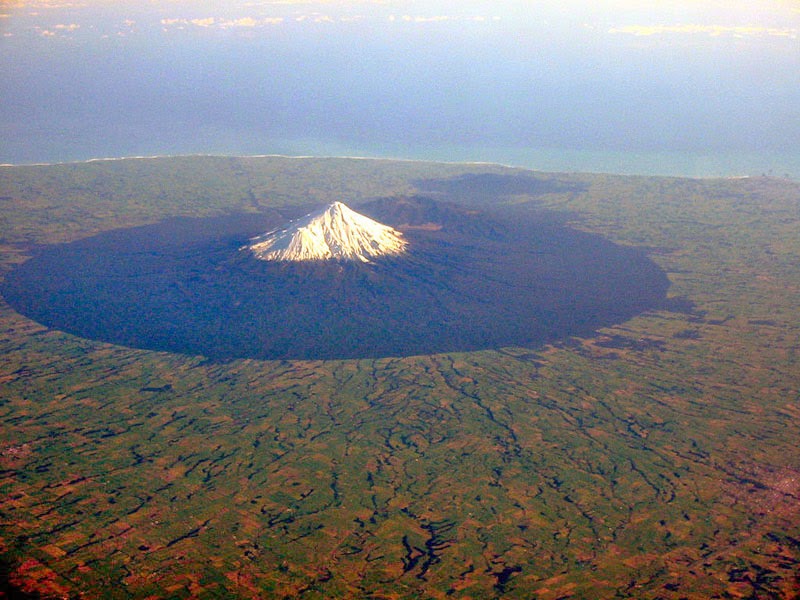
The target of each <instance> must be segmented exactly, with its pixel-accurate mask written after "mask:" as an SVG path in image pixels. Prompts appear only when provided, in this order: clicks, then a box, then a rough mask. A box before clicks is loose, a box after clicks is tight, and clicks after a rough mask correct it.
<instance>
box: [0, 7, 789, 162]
mask: <svg viewBox="0 0 800 600" xmlns="http://www.w3.org/2000/svg"><path fill="white" fill-rule="evenodd" d="M799 32H800V10H798V9H797V8H796V7H795V6H794V5H793V4H792V3H791V2H781V1H778V0H773V1H764V2H758V3H756V4H755V5H753V4H752V3H749V4H748V3H744V2H735V3H720V2H716V1H712V0H706V1H703V2H676V3H670V4H669V5H665V4H664V3H658V2H650V3H644V4H642V3H638V2H628V1H621V0H616V1H614V0H605V1H602V2H599V3H595V4H593V5H592V6H590V7H586V6H582V5H581V3H578V2H567V3H560V4H558V5H557V6H554V5H553V4H552V3H541V2H522V1H511V2H504V3H489V2H484V1H480V2H477V1H476V2H467V3H454V2H413V1H409V0H404V1H394V2H392V1H388V2H377V1H371V0H361V1H357V0H350V1H331V2H300V1H291V2H286V1H285V0H283V1H281V2H277V1H269V0H266V1H261V2H244V1H243V0H237V1H231V2H224V3H210V2H188V1H179V2H166V1H159V2H151V3H148V4H147V5H146V6H141V5H139V4H138V3H133V2H113V3H109V2H102V1H100V0H91V1H87V2H83V3H81V4H75V3H70V2H44V1H39V0H36V1H23V0H20V1H18V2H14V3H10V4H7V5H6V6H4V7H3V9H2V10H0V44H2V48H3V52H2V53H0V71H2V72H3V73H4V75H5V76H4V77H3V78H2V80H1V81H0V109H2V110H0V115H2V116H0V139H2V141H1V142H0V162H1V163H5V164H34V163H43V164H51V163H57V162H75V161H82V160H90V159H98V158H104V157H131V156H157V155H170V156H171V155H187V154H190V155H191V154H208V155H237V156H240V155H245V156H247V155H270V154H277V155H288V156H297V155H303V156H320V155H323V156H364V157H371V158H397V159H410V160H435V161H445V162H489V163H496V164H508V165H513V166H518V167H524V168H532V169H536V170H547V171H589V172H610V173H620V174H643V175H647V174H658V175H685V176H737V175H758V174H767V173H769V174H775V175H780V176H785V175H788V176H791V177H800V152H799V151H798V150H797V148H796V140H797V139H800V118H799V117H800V109H799V108H798V107H800V89H798V88H797V86H796V85H793V83H792V82H791V81H790V78H788V77H786V73H792V72H797V71H800V53H798V52H796V47H797V39H798V34H799Z"/></svg>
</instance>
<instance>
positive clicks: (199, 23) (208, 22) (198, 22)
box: [189, 17, 215, 27]
mask: <svg viewBox="0 0 800 600" xmlns="http://www.w3.org/2000/svg"><path fill="white" fill-rule="evenodd" d="M189 23H191V24H192V25H195V26H196V27H211V26H212V25H213V24H214V23H215V20H214V17H208V18H206V19H191V20H190V21H189Z"/></svg>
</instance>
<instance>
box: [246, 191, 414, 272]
mask: <svg viewBox="0 0 800 600" xmlns="http://www.w3.org/2000/svg"><path fill="white" fill-rule="evenodd" d="M402 235H403V234H401V233H400V232H399V231H395V230H394V229H392V228H391V227H387V226H386V225H382V224H381V223H378V222H377V221H373V220H372V219H370V218H369V217H365V216H364V215H361V214H359V213H357V212H355V211H354V210H351V209H350V208H348V207H347V206H345V205H344V204H342V203H341V202H334V203H333V204H330V205H329V206H327V207H325V208H324V209H322V210H321V211H318V212H314V213H311V214H309V215H307V216H305V217H303V218H302V219H300V220H298V221H296V222H295V223H292V224H291V225H289V226H288V227H286V228H284V229H276V230H274V231H270V232H267V233H265V234H263V235H260V236H258V237H255V238H252V239H251V240H250V243H249V244H248V245H247V246H245V248H247V249H248V250H250V251H251V252H252V253H253V254H254V255H255V257H256V258H259V259H261V260H277V261H304V260H359V261H362V262H369V261H370V259H371V258H375V257H378V256H386V255H397V254H402V253H403V252H404V251H405V249H406V245H407V243H406V241H405V240H403V238H402Z"/></svg>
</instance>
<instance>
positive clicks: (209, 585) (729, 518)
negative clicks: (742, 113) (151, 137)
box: [0, 157, 800, 600]
mask: <svg viewBox="0 0 800 600" xmlns="http://www.w3.org/2000/svg"><path fill="white" fill-rule="evenodd" d="M414 195H423V196H429V197H431V198H434V199H444V200H447V201H450V202H456V203H459V204H461V205H463V206H465V207H467V208H470V209H503V210H517V211H519V213H520V214H527V212H528V211H530V212H535V213H536V214H541V213H542V212H545V213H548V214H552V215H553V217H554V218H557V219H558V221H559V222H561V223H565V224H566V225H568V226H569V227H572V228H575V229H577V230H580V231H582V232H585V233H588V234H592V235H600V236H603V237H604V238H606V239H607V240H610V241H611V242H614V243H615V244H619V245H621V246H624V247H630V248H633V249H639V250H644V251H645V252H646V253H647V255H648V256H649V258H650V259H651V260H652V261H654V262H655V263H656V264H657V265H658V266H659V267H660V268H661V269H663V271H664V272H665V273H666V274H667V276H668V278H669V282H670V287H669V290H668V300H669V302H666V303H664V305H663V306H660V307H657V308H655V309H652V310H648V311H646V312H644V313H642V314H640V315H638V316H633V317H631V318H629V319H627V320H625V321H623V322H620V323H618V324H614V325H609V326H607V327H603V328H601V329H599V330H597V331H595V332H592V333H591V334H589V335H581V337H575V336H572V337H569V338H567V339H564V340H561V341H558V342H555V343H552V344H549V345H539V346H532V347H520V346H504V347H499V348H496V349H490V350H484V351H475V352H459V353H439V354H431V355H416V356H406V357H402V358H399V357H381V358H370V359H360V360H326V361H323V360H303V361H300V360H272V361H266V360H254V359H235V360H211V359H209V358H208V357H206V356H202V355H187V354H177V353H168V352H157V351H152V350H143V349H138V348H132V347H128V346H122V345H114V344H110V343H107V342H103V341H97V340H91V339H87V338H83V337H77V336H73V335H70V334H67V333H64V332H63V331H60V330H57V329H50V328H47V327H45V326H43V325H41V324H39V323H37V322H35V321H34V320H31V319H29V318H27V317H25V316H23V315H21V314H19V313H18V312H16V311H14V310H13V309H12V308H11V307H10V306H9V305H8V304H7V303H5V302H0V332H2V333H1V334H0V423H2V427H0V489H2V494H1V495H0V552H1V553H2V558H3V566H2V570H0V575H1V576H2V577H3V579H5V580H7V581H5V582H4V584H3V585H4V587H5V591H6V593H7V594H8V595H9V596H11V597H14V595H15V594H16V595H19V594H23V593H25V594H29V595H31V596H33V597H37V596H38V597H44V598H50V597H85V598H147V597H150V598H189V597H192V598H195V597H198V598H213V597H243V598H263V597H278V598H280V597H304V598H335V597H342V598H345V597H371V598H409V599H410V598H418V597H425V598H445V597H455V598H492V597H509V598H533V597H535V598H541V599H553V600H554V599H556V598H608V597H636V598H652V599H655V598H662V599H675V600H677V599H679V598H692V599H695V598H696V599H700V598H713V597H718V598H795V597H798V595H799V594H800V592H799V591H798V590H800V577H798V573H800V433H799V432H798V426H800V357H799V356H798V350H800V303H799V302H798V298H800V236H799V235H798V231H800V185H798V184H797V183H796V182H791V181H786V180H779V179H772V178H752V179H724V180H723V179H719V180H690V179H671V178H644V177H641V178H640V177H617V176H605V175H583V174H545V173H530V172H524V171H518V170H514V169H508V168H503V167H494V166H487V165H451V164H435V163H414V162H391V161H372V160H352V159H291V158H278V157H272V158H269V157H267V158H214V157H191V158H160V159H129V160H119V161H98V162H91V163H83V164H69V165H52V166H37V167H3V168H2V169H0V203H1V204H2V211H0V275H2V276H3V277H7V276H9V275H10V274H11V273H12V271H13V270H14V268H15V267H16V266H18V265H20V264H22V263H23V262H25V261H26V260H28V259H29V257H31V256H33V255H35V254H36V253H37V252H40V251H41V250H42V247H43V246H49V245H53V244H60V243H67V242H74V241H77V240H82V239H87V238H90V237H91V236H95V235H97V234H100V233H103V232H108V231H111V230H113V229H123V228H131V227H138V226H144V225H153V224H156V223H161V222H164V221H165V220H167V219H170V218H173V217H193V218H194V217H204V218H205V217H209V218H210V217H223V216H226V215H240V214H242V213H249V214H252V215H254V218H257V216H258V215H261V216H263V215H264V214H268V213H269V211H275V210H277V211H283V213H286V214H288V213H290V212H291V211H292V210H299V208H300V207H305V206H308V205H322V204H325V203H327V202H331V201H333V200H343V201H346V202H347V203H348V204H349V205H351V206H353V208H357V207H358V205H359V204H366V203H368V202H370V201H375V200H376V199H382V198H390V197H396V196H414ZM0 589H2V588H0ZM0 593H2V592H0Z"/></svg>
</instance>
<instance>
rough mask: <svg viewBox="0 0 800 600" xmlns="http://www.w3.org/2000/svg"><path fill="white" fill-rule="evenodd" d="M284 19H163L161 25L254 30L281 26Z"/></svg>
mask: <svg viewBox="0 0 800 600" xmlns="http://www.w3.org/2000/svg"><path fill="white" fill-rule="evenodd" d="M283 21H284V19H283V17H267V18H264V19H254V18H253V17H240V18H238V19H218V18H215V17H204V18H201V19H176V18H170V19H161V25H162V26H163V27H164V28H165V29H166V28H168V27H177V28H179V29H182V28H184V27H187V26H189V25H191V26H194V27H201V28H204V29H208V28H211V27H217V28H220V29H231V28H236V27H242V28H253V27H264V26H269V25H279V24H281V23H283Z"/></svg>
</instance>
